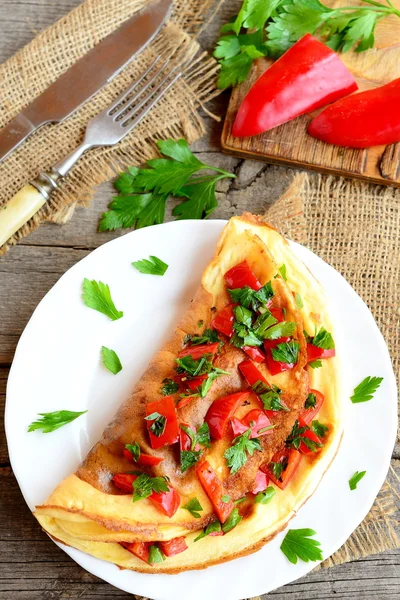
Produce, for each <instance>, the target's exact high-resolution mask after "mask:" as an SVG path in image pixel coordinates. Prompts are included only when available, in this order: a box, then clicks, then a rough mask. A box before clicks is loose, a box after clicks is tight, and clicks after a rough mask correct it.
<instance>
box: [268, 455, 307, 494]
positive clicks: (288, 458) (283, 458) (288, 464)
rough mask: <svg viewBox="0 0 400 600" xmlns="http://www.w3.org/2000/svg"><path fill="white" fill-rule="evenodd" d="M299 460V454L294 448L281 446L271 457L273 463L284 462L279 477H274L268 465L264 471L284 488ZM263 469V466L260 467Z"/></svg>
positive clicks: (276, 483)
mask: <svg viewBox="0 0 400 600" xmlns="http://www.w3.org/2000/svg"><path fill="white" fill-rule="evenodd" d="M300 461H301V454H300V452H298V451H297V450H295V449H294V448H283V449H282V450H279V451H278V452H276V453H275V454H274V456H273V457H272V461H271V462H274V463H284V464H285V467H284V469H283V471H282V474H281V476H280V477H279V478H277V477H275V476H274V474H273V472H272V470H271V469H270V467H269V465H268V466H267V467H266V472H267V474H268V476H269V478H270V479H271V481H273V483H275V485H277V486H278V487H279V488H280V489H281V490H284V489H285V487H286V486H287V485H288V483H289V482H290V480H291V479H292V477H293V475H294V474H295V472H296V470H297V468H298V466H299V464H300ZM262 470H264V467H263V468H262Z"/></svg>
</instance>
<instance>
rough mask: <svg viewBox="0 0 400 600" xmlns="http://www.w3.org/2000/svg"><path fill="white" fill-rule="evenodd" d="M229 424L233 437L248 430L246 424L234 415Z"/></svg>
mask: <svg viewBox="0 0 400 600" xmlns="http://www.w3.org/2000/svg"><path fill="white" fill-rule="evenodd" d="M231 425H232V431H233V435H234V437H236V436H238V435H242V433H244V432H245V431H247V430H248V426H247V425H245V424H244V423H242V421H241V420H240V419H237V418H236V417H233V418H232V419H231Z"/></svg>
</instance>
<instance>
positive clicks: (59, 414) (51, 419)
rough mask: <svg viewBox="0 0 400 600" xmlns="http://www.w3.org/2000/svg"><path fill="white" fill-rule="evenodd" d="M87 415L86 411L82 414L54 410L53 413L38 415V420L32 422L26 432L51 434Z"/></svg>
mask: <svg viewBox="0 0 400 600" xmlns="http://www.w3.org/2000/svg"><path fill="white" fill-rule="evenodd" d="M85 413H87V410H83V411H82V412H72V411H70V410H55V411H54V412H48V413H39V417H41V418H40V419H38V420H37V421H33V423H31V424H30V425H29V427H28V432H30V431H36V430H37V429H42V430H43V431H42V433H51V432H52V431H55V430H56V429H59V428H60V427H64V425H68V423H71V421H74V420H75V419H77V418H78V417H80V416H81V415H84V414H85Z"/></svg>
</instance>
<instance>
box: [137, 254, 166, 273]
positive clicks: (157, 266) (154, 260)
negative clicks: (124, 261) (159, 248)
mask: <svg viewBox="0 0 400 600" xmlns="http://www.w3.org/2000/svg"><path fill="white" fill-rule="evenodd" d="M132 266H133V267H135V269H137V270H138V271H139V272H140V273H143V274H145V275H158V276H160V277H162V276H163V275H165V273H166V271H167V269H168V265H167V263H165V262H164V261H163V260H161V258H158V257H157V256H150V257H149V258H148V259H147V258H143V259H142V260H137V261H135V262H133V263H132Z"/></svg>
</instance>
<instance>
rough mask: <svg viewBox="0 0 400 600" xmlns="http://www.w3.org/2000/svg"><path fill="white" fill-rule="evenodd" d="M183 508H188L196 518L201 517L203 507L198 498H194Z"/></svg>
mask: <svg viewBox="0 0 400 600" xmlns="http://www.w3.org/2000/svg"><path fill="white" fill-rule="evenodd" d="M182 508H184V509H185V510H188V511H189V512H190V514H191V515H192V517H194V518H195V519H201V514H200V511H201V510H203V507H202V505H201V504H200V502H199V501H198V499H197V498H192V499H191V500H189V502H187V503H186V504H185V505H184V506H182Z"/></svg>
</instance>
